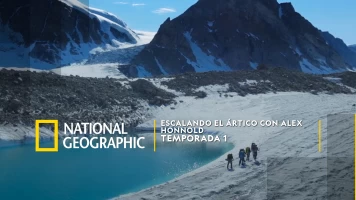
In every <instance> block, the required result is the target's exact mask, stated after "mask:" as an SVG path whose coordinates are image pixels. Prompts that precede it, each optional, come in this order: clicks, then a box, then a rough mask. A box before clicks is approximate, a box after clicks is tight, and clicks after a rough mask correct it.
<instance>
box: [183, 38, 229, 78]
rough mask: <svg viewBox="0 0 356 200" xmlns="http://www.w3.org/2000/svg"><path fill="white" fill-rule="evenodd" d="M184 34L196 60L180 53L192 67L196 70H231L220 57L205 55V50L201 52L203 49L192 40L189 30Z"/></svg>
mask: <svg viewBox="0 0 356 200" xmlns="http://www.w3.org/2000/svg"><path fill="white" fill-rule="evenodd" d="M184 36H185V38H186V39H187V41H188V43H189V45H190V48H191V49H192V51H193V54H194V56H195V59H196V62H193V61H191V60H189V59H188V58H187V57H186V56H184V55H183V54H182V53H181V54H182V55H183V56H184V57H185V58H186V60H187V63H189V64H191V65H192V66H193V67H194V70H195V71H196V72H207V71H231V68H230V67H229V66H227V65H226V64H225V63H224V62H223V61H222V60H221V59H216V58H215V57H213V56H211V55H207V54H206V53H205V52H203V50H202V49H200V47H199V46H198V45H197V44H196V43H194V42H193V41H192V36H191V35H190V33H189V32H185V33H184Z"/></svg>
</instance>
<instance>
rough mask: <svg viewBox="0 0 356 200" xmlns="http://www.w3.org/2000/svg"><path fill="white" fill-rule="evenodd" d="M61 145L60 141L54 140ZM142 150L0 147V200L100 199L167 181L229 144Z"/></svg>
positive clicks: (165, 145)
mask: <svg viewBox="0 0 356 200" xmlns="http://www.w3.org/2000/svg"><path fill="white" fill-rule="evenodd" d="M59 143H60V144H61V140H60V142H59ZM144 145H145V146H146V148H145V149H64V148H63V147H62V146H61V145H60V146H59V152H58V153H36V152H35V150H34V144H28V145H24V146H16V147H4V148H0V199H4V200H24V199H28V200H39V199H41V200H42V199H46V200H104V199H109V198H112V197H115V196H119V195H122V194H126V193H130V192H136V191H139V190H141V189H144V188H148V187H151V186H153V185H156V184H160V183H163V182H166V181H169V180H171V179H173V178H175V177H177V176H179V175H182V174H184V173H187V172H189V171H191V170H194V169H196V168H198V167H201V166H202V165H204V164H207V163H209V162H211V161H213V160H214V159H216V158H218V157H219V156H221V155H223V154H225V153H226V152H227V151H229V150H231V149H232V147H233V146H232V145H231V144H228V143H224V142H221V143H194V144H192V143H179V144H174V143H173V144H172V143H157V151H156V152H154V151H153V145H152V142H147V143H145V144H144Z"/></svg>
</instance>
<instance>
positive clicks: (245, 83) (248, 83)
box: [239, 80, 257, 86]
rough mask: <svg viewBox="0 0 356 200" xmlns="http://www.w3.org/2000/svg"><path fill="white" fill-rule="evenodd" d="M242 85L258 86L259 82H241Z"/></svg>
mask: <svg viewBox="0 0 356 200" xmlns="http://www.w3.org/2000/svg"><path fill="white" fill-rule="evenodd" d="M239 84H240V85H249V86H251V85H256V84H257V81H256V80H246V81H245V82H239Z"/></svg>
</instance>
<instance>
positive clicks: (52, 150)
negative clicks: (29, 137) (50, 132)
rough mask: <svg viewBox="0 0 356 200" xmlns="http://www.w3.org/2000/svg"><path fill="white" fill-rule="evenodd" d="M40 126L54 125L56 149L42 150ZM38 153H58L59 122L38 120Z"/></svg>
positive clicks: (36, 129) (36, 127)
mask: <svg viewBox="0 0 356 200" xmlns="http://www.w3.org/2000/svg"><path fill="white" fill-rule="evenodd" d="M40 124H53V125H54V136H53V140H54V147H51V148H40ZM35 131H36V135H35V136H36V152H58V120H36V126H35Z"/></svg>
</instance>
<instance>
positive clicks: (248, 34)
mask: <svg viewBox="0 0 356 200" xmlns="http://www.w3.org/2000/svg"><path fill="white" fill-rule="evenodd" d="M245 34H246V35H247V36H248V37H252V38H253V39H255V40H259V39H260V38H259V37H257V36H256V35H254V34H253V33H245Z"/></svg>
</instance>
